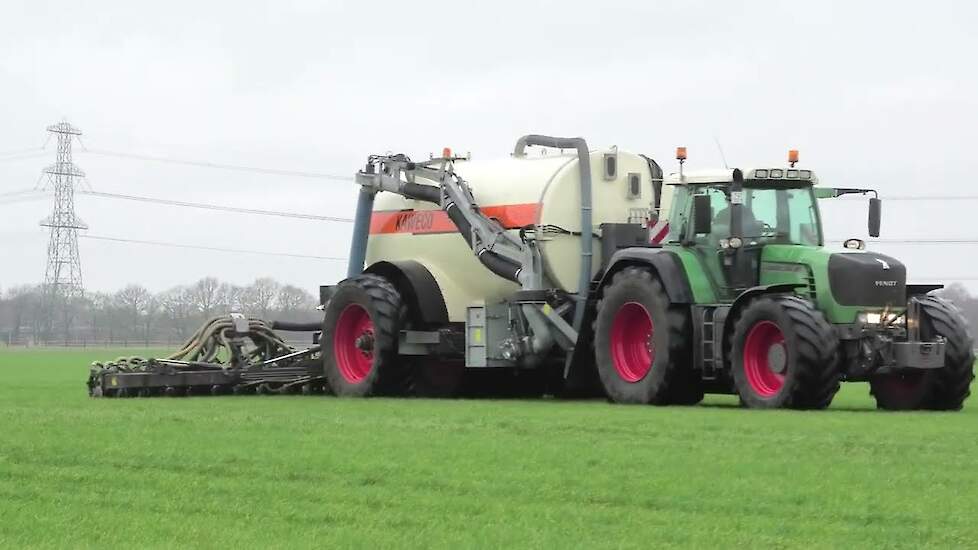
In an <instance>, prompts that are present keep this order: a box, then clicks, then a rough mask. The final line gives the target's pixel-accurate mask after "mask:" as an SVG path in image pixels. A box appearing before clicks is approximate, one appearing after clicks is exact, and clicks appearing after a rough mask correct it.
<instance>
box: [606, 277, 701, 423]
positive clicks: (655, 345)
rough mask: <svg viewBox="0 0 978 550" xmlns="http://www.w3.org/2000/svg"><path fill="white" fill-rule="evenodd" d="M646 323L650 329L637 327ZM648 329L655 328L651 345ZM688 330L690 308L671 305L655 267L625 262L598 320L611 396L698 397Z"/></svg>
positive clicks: (646, 400) (643, 399)
mask: <svg viewBox="0 0 978 550" xmlns="http://www.w3.org/2000/svg"><path fill="white" fill-rule="evenodd" d="M646 325H648V328H649V329H650V330H645V329H644V328H643V329H637V328H634V327H639V326H641V327H645V326H646ZM643 333H645V334H649V333H650V334H649V336H647V337H645V339H646V341H647V343H646V345H645V350H647V351H645V350H643V349H642V346H641V342H642V334H643ZM688 333H689V313H688V311H687V310H686V308H684V307H681V306H674V307H670V304H669V298H668V296H666V293H665V291H664V290H663V288H662V284H661V283H660V282H659V280H658V279H657V278H655V277H653V275H652V273H651V272H649V271H648V270H646V269H642V268H639V267H626V268H625V269H623V270H622V271H620V272H618V273H616V274H615V275H614V276H613V277H612V280H611V283H610V284H609V285H608V286H606V287H605V288H604V290H603V292H602V297H601V300H600V301H599V302H598V306H597V313H596V315H595V320H594V354H595V361H596V363H597V370H598V377H599V378H600V380H601V386H602V387H603V388H604V392H605V395H607V397H608V399H609V400H611V401H613V402H615V403H639V404H654V405H668V404H674V403H686V404H690V403H695V402H699V400H700V399H702V395H703V394H702V389H700V390H699V392H698V396H697V391H696V388H698V387H699V385H698V382H699V381H698V379H697V380H696V385H695V386H694V385H693V384H691V383H690V382H691V381H692V379H693V377H694V376H695V374H696V373H695V372H693V371H692V370H691V366H690V364H691V362H692V361H691V358H692V353H691V349H690V345H689V339H688V337H687V334H688ZM649 344H651V345H649ZM646 359H648V360H650V362H651V363H650V364H647V363H645V361H646Z"/></svg>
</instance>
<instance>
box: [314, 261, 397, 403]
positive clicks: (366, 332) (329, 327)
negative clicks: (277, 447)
mask: <svg viewBox="0 0 978 550" xmlns="http://www.w3.org/2000/svg"><path fill="white" fill-rule="evenodd" d="M406 317H407V307H406V305H405V304H404V301H403V299H402V298H401V294H400V293H399V292H398V291H397V288H395V287H394V285H393V284H391V282H390V281H388V280H387V279H386V278H384V277H381V276H379V275H370V274H363V275H358V276H356V277H353V278H351V279H346V280H344V281H343V282H341V283H340V284H339V285H338V286H337V288H336V291H335V292H334V293H333V296H332V298H331V299H330V300H329V303H328V304H327V306H326V312H325V318H324V320H323V334H322V337H321V339H320V343H321V345H322V355H323V366H324V369H325V374H326V380H327V382H328V384H329V387H330V389H332V391H333V393H335V394H336V395H337V396H340V397H369V396H403V395H408V394H409V393H410V391H411V385H412V383H411V382H412V381H411V375H412V368H411V364H410V363H409V362H408V361H406V360H405V358H402V357H400V356H399V355H398V352H397V342H398V336H399V334H400V331H401V329H402V327H404V325H405V319H406Z"/></svg>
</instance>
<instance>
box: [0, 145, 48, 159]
mask: <svg viewBox="0 0 978 550" xmlns="http://www.w3.org/2000/svg"><path fill="white" fill-rule="evenodd" d="M43 150H44V147H30V148H27V149H15V150H13V151H4V152H2V153H0V157H7V156H10V155H23V154H24V153H36V152H37V151H43Z"/></svg>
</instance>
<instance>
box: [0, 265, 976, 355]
mask: <svg viewBox="0 0 978 550" xmlns="http://www.w3.org/2000/svg"><path fill="white" fill-rule="evenodd" d="M940 294H941V295H942V296H944V297H945V298H948V299H950V300H951V301H953V302H954V303H955V305H957V306H958V308H960V309H961V311H962V312H963V313H964V315H965V317H966V318H967V319H968V321H969V323H970V324H971V327H972V330H978V296H973V295H972V294H971V293H969V292H968V289H967V288H965V287H964V285H961V284H960V283H952V284H951V285H949V286H948V287H947V288H945V289H944V290H942V291H940ZM316 305H317V300H316V298H314V297H313V295H312V294H310V293H309V292H307V291H306V290H303V289H301V288H298V287H296V286H293V285H287V284H282V283H279V282H278V281H275V280H274V279H271V278H268V277H262V278H259V279H256V280H255V281H254V282H253V283H251V284H250V285H247V286H236V285H233V284H230V283H226V282H221V281H220V280H218V279H216V278H214V277H205V278H203V279H200V280H199V281H197V282H195V283H193V284H190V285H183V286H178V287H174V288H171V289H169V290H166V291H163V292H159V293H155V294H154V293H152V292H150V291H149V290H147V289H146V288H144V287H142V286H140V285H135V284H133V285H129V286H127V287H125V288H123V289H121V290H119V291H117V292H114V293H107V292H88V293H86V294H85V295H84V296H81V297H77V298H74V299H72V300H71V302H70V303H67V304H66V303H63V302H62V303H59V304H55V305H54V306H53V307H52V306H51V305H50V304H49V303H47V302H46V298H45V295H44V292H43V289H42V288H41V286H40V285H24V286H17V287H13V288H10V289H7V290H6V292H3V293H2V297H0V345H2V344H4V343H6V344H48V343H64V342H68V343H71V342H76V343H91V344H92V345H95V344H99V343H104V344H113V343H120V342H132V343H133V344H134V345H135V344H139V343H141V342H179V341H182V340H183V339H185V338H187V337H188V336H190V335H191V334H192V333H193V331H194V330H196V329H197V327H198V326H200V324H201V323H203V322H204V320H206V319H209V318H211V317H213V316H215V315H225V314H227V313H229V312H232V311H237V312H241V313H245V314H247V315H250V316H254V317H258V318H261V319H266V320H275V319H280V320H286V319H287V320H295V321H313V320H316V319H318V318H320V317H321V314H320V313H319V312H317V311H316V309H315V308H316Z"/></svg>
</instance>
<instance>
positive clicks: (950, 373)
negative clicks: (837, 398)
mask: <svg viewBox="0 0 978 550" xmlns="http://www.w3.org/2000/svg"><path fill="white" fill-rule="evenodd" d="M919 302H920V312H921V323H920V335H921V338H923V339H924V340H933V339H934V338H936V337H937V336H942V337H944V339H945V341H946V346H945V348H944V349H945V355H944V368H941V369H934V370H908V371H907V372H896V373H888V374H881V375H877V376H874V377H873V378H872V379H870V382H869V391H870V393H871V394H872V395H873V397H875V398H876V406H877V407H878V408H880V409H886V410H917V409H931V410H937V411H957V410H960V409H961V406H962V405H963V404H964V400H965V399H966V398H967V397H968V395H970V394H971V392H970V390H969V388H970V386H971V381H972V380H973V379H974V372H973V371H974V362H975V354H974V350H973V347H974V341H973V340H972V337H971V335H970V334H969V332H968V322H967V321H966V320H965V318H964V316H962V315H961V312H960V311H958V309H957V308H956V307H954V305H953V304H951V303H950V302H948V301H946V300H943V299H941V298H936V297H933V296H925V297H923V298H920V299H919Z"/></svg>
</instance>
